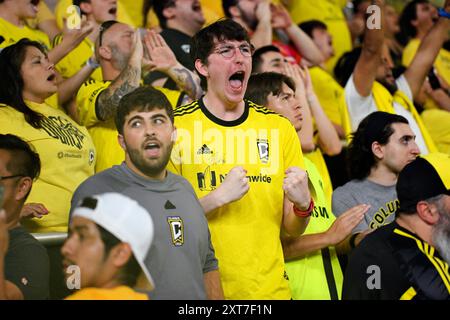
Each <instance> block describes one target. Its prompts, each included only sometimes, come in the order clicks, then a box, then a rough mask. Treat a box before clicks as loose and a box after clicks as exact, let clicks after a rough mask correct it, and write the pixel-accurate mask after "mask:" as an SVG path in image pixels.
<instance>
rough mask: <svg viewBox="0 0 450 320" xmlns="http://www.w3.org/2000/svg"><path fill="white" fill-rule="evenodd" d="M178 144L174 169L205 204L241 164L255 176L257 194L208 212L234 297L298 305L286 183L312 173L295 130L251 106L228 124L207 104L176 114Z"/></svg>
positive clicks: (252, 179)
mask: <svg viewBox="0 0 450 320" xmlns="http://www.w3.org/2000/svg"><path fill="white" fill-rule="evenodd" d="M174 116H175V126H176V127H177V136H178V139H177V142H176V143H175V145H174V148H173V150H172V157H171V161H170V162H169V165H168V169H169V170H171V171H173V172H174V173H177V174H180V175H182V176H183V177H185V178H186V179H187V180H188V181H189V182H190V183H191V184H192V186H193V187H194V190H195V192H196V194H197V196H198V197H199V198H201V197H203V196H205V195H207V194H208V193H209V192H211V191H213V190H215V189H216V188H217V187H218V186H219V185H220V184H221V183H222V182H223V180H224V178H225V176H226V175H227V173H228V172H229V171H230V170H231V169H232V168H233V167H235V166H243V167H244V169H246V170H247V177H248V179H249V184H250V189H249V191H248V192H247V193H246V194H245V195H244V196H243V197H242V198H241V199H240V200H238V201H235V202H232V203H229V204H227V205H224V206H222V207H220V208H218V209H216V210H214V211H213V212H211V213H209V214H208V224H209V228H210V232H211V240H212V243H213V246H214V249H215V252H216V256H217V258H218V259H219V261H220V275H221V280H222V286H223V289H224V293H225V298H226V299H290V298H291V294H290V290H289V286H288V281H287V279H286V278H285V268H284V259H283V251H282V247H281V241H280V231H281V225H282V219H283V199H284V192H283V188H282V186H283V178H284V176H285V170H286V169H287V168H289V167H291V166H297V167H301V168H304V162H303V155H302V152H301V146H300V141H299V139H298V136H297V133H296V131H295V129H294V127H293V126H292V124H291V123H290V122H289V120H287V119H286V118H284V117H283V116H280V115H278V114H276V113H274V112H273V111H270V110H268V109H266V108H264V107H261V106H258V105H256V104H254V103H252V102H250V101H245V109H244V113H243V115H242V116H241V117H240V118H239V119H237V120H235V121H223V120H221V119H218V118H216V117H215V116H214V115H213V114H211V113H210V112H209V111H208V109H207V108H206V107H205V105H204V104H203V100H199V101H196V102H193V103H191V104H189V105H185V106H182V107H178V108H177V109H175V113H174Z"/></svg>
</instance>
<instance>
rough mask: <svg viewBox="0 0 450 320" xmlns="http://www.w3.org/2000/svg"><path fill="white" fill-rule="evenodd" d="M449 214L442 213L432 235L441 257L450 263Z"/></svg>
mask: <svg viewBox="0 0 450 320" xmlns="http://www.w3.org/2000/svg"><path fill="white" fill-rule="evenodd" d="M448 214H449V213H446V212H441V213H440V217H439V221H438V222H437V224H436V225H435V226H434V227H433V233H432V235H431V237H432V240H433V243H434V246H435V247H436V249H437V250H438V251H439V253H440V255H441V257H442V258H443V259H444V260H445V262H447V263H448V264H450V216H449V215H448Z"/></svg>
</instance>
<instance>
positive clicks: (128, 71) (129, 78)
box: [96, 65, 141, 121]
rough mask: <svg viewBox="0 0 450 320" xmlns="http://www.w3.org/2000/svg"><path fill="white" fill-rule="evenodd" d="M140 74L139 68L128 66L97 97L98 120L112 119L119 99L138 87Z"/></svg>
mask: <svg viewBox="0 0 450 320" xmlns="http://www.w3.org/2000/svg"><path fill="white" fill-rule="evenodd" d="M140 79H141V72H140V69H139V68H136V67H133V66H130V65H128V66H127V67H126V68H125V69H124V70H123V71H122V72H121V73H120V75H119V77H118V78H117V79H116V80H114V81H113V82H112V83H111V85H110V86H109V87H108V88H107V89H106V90H104V91H103V92H102V93H101V94H100V96H99V97H98V103H97V110H96V111H97V116H98V118H99V119H100V120H103V121H105V120H108V119H110V118H113V117H114V116H115V114H116V111H117V107H118V106H119V102H120V99H122V97H123V96H124V95H126V94H127V93H130V92H131V91H133V90H134V89H136V88H137V87H139V81H140Z"/></svg>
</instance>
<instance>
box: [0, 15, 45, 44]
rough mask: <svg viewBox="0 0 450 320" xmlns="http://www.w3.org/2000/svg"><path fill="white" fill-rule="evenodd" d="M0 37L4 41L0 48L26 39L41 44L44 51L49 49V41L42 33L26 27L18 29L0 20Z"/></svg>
mask: <svg viewBox="0 0 450 320" xmlns="http://www.w3.org/2000/svg"><path fill="white" fill-rule="evenodd" d="M0 36H2V37H3V38H5V40H4V41H3V42H2V43H1V44H0V48H4V47H7V46H10V45H12V44H14V43H16V42H18V41H19V40H20V39H23V38H28V39H30V40H33V41H37V42H39V43H41V44H42V45H43V46H44V47H45V48H46V49H50V40H49V38H48V36H47V35H46V34H45V33H43V32H42V31H39V30H35V29H31V28H30V27H28V26H27V25H24V26H23V27H18V26H16V25H14V24H12V23H9V22H8V21H6V20H4V19H2V18H0Z"/></svg>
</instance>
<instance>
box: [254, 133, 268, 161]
mask: <svg viewBox="0 0 450 320" xmlns="http://www.w3.org/2000/svg"><path fill="white" fill-rule="evenodd" d="M256 145H257V146H258V153H259V159H260V160H261V162H262V163H268V162H269V141H268V140H266V139H257V140H256Z"/></svg>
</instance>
